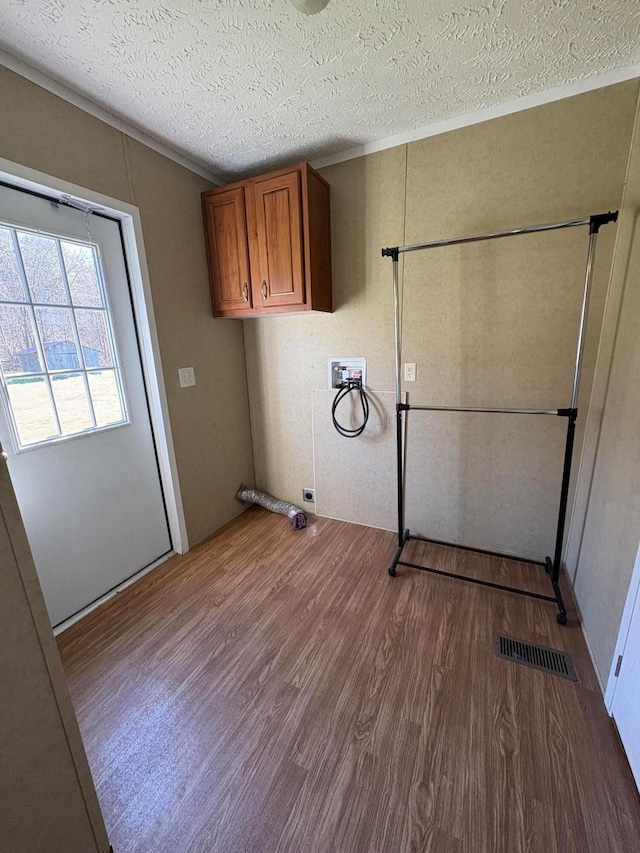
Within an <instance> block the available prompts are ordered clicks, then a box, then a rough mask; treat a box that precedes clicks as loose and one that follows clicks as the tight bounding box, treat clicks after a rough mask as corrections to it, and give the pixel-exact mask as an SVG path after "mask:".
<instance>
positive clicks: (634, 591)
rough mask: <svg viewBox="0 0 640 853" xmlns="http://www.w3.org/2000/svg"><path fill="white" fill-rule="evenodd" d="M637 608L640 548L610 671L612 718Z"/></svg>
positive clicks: (606, 700) (608, 701)
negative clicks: (621, 658)
mask: <svg viewBox="0 0 640 853" xmlns="http://www.w3.org/2000/svg"><path fill="white" fill-rule="evenodd" d="M636 606H640V546H638V553H637V555H636V562H635V565H634V567H633V574H632V575H631V583H630V584H629V591H628V593H627V600H626V602H625V605H624V610H623V611H622V619H621V621H620V630H619V632H618V639H617V641H616V648H615V651H614V653H613V660H612V661H611V669H610V670H609V679H608V681H607V690H606V693H605V696H604V704H605V705H606V707H607V712H608V714H609V716H610V717H612V716H613V700H614V697H615V693H616V687H617V686H618V679H617V677H616V669H617V663H618V657H619V655H623V654H624V649H625V646H626V644H627V637H628V636H629V629H630V628H631V618H632V616H633V612H634V609H635V607H636Z"/></svg>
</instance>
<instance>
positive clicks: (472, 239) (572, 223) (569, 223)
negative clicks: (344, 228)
mask: <svg viewBox="0 0 640 853" xmlns="http://www.w3.org/2000/svg"><path fill="white" fill-rule="evenodd" d="M590 223H591V219H590V218H588V219H567V220H566V221H565V222H551V223H547V224H545V225H529V226H527V227H525V228H513V229H511V230H510V231H493V232H490V233H489V234H472V235H471V236H469V237H454V238H453V239H449V240H432V241H431V242H429V243H414V244H413V245H410V246H398V247H397V249H395V251H397V252H400V253H402V252H417V251H420V250H421V249H438V248H440V247H441V246H459V245H461V244H462V243H480V242H481V241H483V240H499V239H500V238H501V237H517V236H518V235H519V234H536V233H538V232H541V231H559V230H560V229H562V228H578V227H579V226H582V225H589V224H590Z"/></svg>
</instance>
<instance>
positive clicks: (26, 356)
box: [0, 305, 42, 376]
mask: <svg viewBox="0 0 640 853" xmlns="http://www.w3.org/2000/svg"><path fill="white" fill-rule="evenodd" d="M0 367H1V368H2V372H3V373H4V375H5V376H9V375H10V374H12V373H41V372H42V365H41V364H40V358H39V356H38V351H37V349H36V339H35V333H34V329H33V325H32V323H31V315H30V312H29V309H28V308H26V307H23V306H22V305H0Z"/></svg>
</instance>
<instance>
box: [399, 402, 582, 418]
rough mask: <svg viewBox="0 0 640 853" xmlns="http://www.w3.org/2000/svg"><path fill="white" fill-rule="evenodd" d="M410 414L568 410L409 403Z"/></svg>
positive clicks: (553, 412) (562, 411)
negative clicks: (412, 412)
mask: <svg viewBox="0 0 640 853" xmlns="http://www.w3.org/2000/svg"><path fill="white" fill-rule="evenodd" d="M403 408H404V410H405V411H407V412H409V411H413V410H414V409H415V410H416V411H419V412H496V413H498V414H503V415H555V417H558V416H559V415H560V416H562V415H565V414H566V413H567V412H568V411H569V410H568V409H501V408H496V409H492V408H484V407H480V406H422V405H417V404H415V405H414V404H413V403H411V404H409V403H407V404H406V405H405V406H403Z"/></svg>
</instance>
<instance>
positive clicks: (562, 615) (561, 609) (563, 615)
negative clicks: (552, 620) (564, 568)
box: [544, 557, 567, 625]
mask: <svg viewBox="0 0 640 853" xmlns="http://www.w3.org/2000/svg"><path fill="white" fill-rule="evenodd" d="M544 570H545V572H546V573H547V574H548V575H549V577H550V578H551V586H552V587H553V594H554V595H555V597H556V604H557V605H558V614H557V616H556V619H557V620H558V622H559V624H560V625H566V624H567V608H566V607H565V604H564V598H563V597H562V590H561V589H560V581H559V580H556V579H555V578H554V576H553V575H554V572H553V560H552V559H551V557H546V558H545V567H544Z"/></svg>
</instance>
